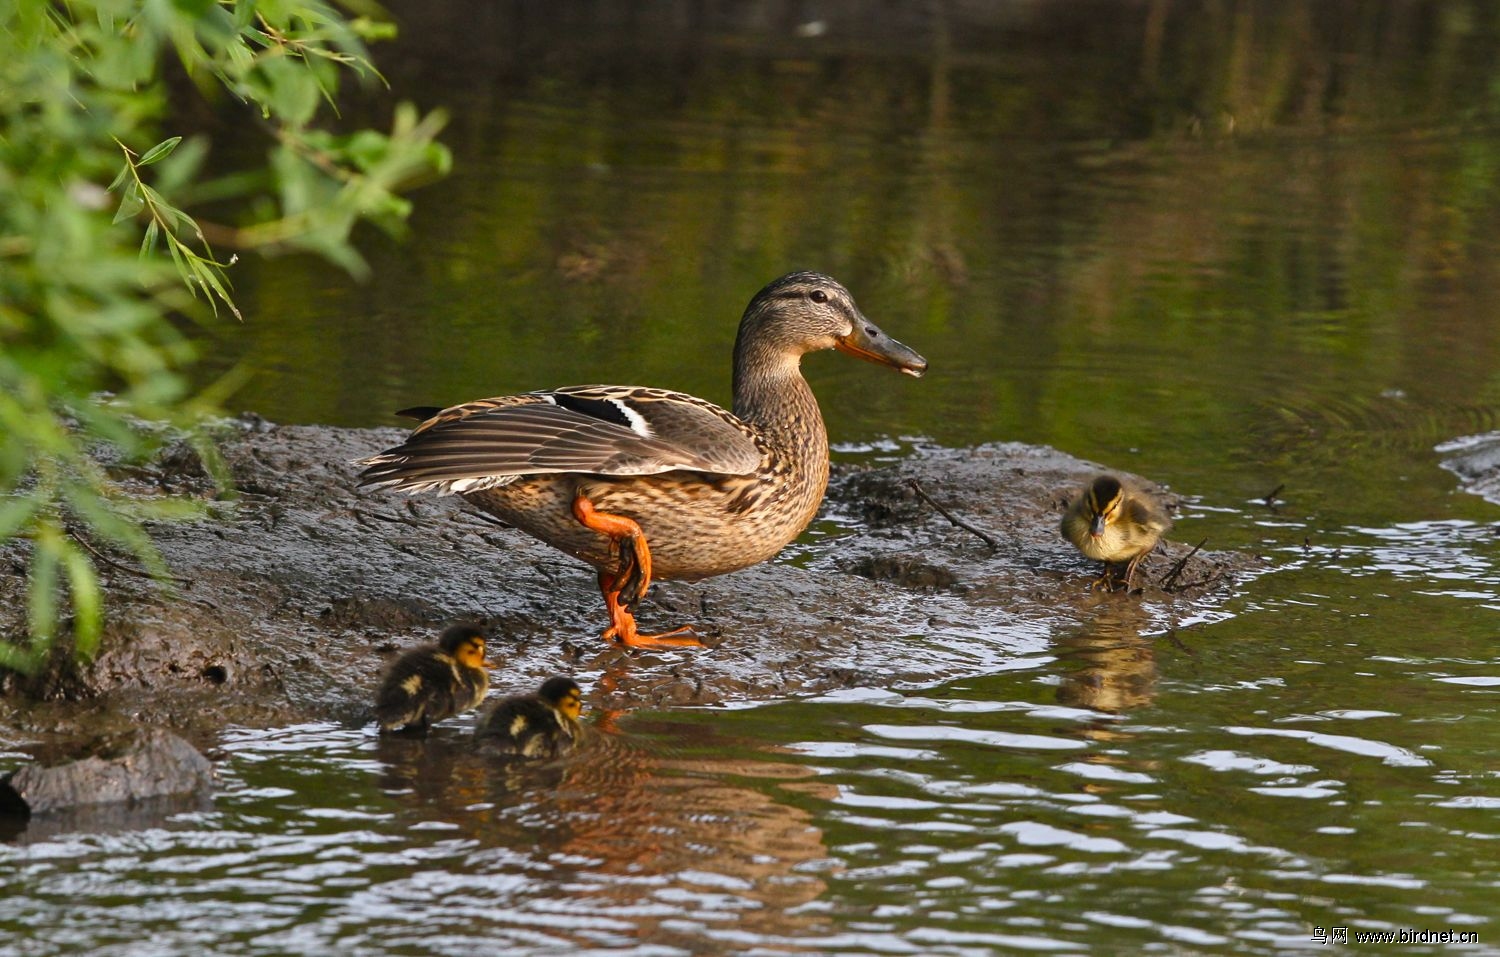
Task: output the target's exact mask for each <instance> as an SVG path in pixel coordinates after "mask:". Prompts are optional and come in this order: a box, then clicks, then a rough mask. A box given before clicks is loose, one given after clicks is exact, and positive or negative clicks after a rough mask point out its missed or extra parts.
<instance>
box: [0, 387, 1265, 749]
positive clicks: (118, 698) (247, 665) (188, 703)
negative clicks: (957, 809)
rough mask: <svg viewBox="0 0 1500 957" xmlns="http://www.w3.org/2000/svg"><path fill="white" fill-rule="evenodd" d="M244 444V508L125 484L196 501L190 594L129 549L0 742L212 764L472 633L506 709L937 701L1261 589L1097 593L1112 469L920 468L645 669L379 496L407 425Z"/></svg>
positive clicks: (582, 571) (485, 539)
mask: <svg viewBox="0 0 1500 957" xmlns="http://www.w3.org/2000/svg"><path fill="white" fill-rule="evenodd" d="M226 428H227V429H228V432H227V434H226V435H225V436H224V437H223V438H222V440H221V447H222V450H223V454H224V457H225V459H226V461H227V463H228V465H229V468H230V470H231V473H232V475H233V478H234V482H235V484H236V488H237V490H238V491H237V493H236V495H235V496H234V497H233V498H227V499H224V500H220V499H219V493H218V492H217V491H216V489H215V487H214V485H213V483H212V482H211V481H210V480H209V479H208V477H207V475H206V474H205V472H204V469H203V467H202V463H201V462H199V461H198V459H197V456H196V455H195V454H193V453H192V452H191V451H190V450H189V449H187V448H186V447H185V446H176V447H173V448H169V449H168V450H167V451H166V452H164V453H163V454H162V455H160V456H159V457H158V458H157V459H156V460H155V461H153V462H151V463H150V464H148V465H144V466H132V467H128V468H123V467H116V468H115V469H114V471H113V474H114V475H115V477H116V478H117V479H118V480H119V481H120V482H121V484H122V486H123V487H124V488H125V489H126V490H127V491H129V492H130V493H131V494H135V495H141V496H151V495H162V494H165V493H175V494H186V495H191V496H196V497H199V498H201V499H203V500H204V501H205V503H206V514H205V515H204V517H202V518H200V519H197V520H193V521H182V522H173V523H159V524H155V525H153V526H152V527H151V528H150V531H151V534H152V536H153V538H154V539H155V541H156V542H157V543H158V545H159V547H160V549H161V552H162V554H163V555H164V556H165V558H166V560H167V563H168V565H169V567H170V569H171V572H172V575H173V581H172V582H170V583H167V584H163V583H159V582H157V581H153V580H152V579H150V578H148V577H146V576H143V575H141V574H140V573H139V572H138V571H137V570H136V569H135V567H134V565H135V563H134V562H133V561H132V560H131V559H129V558H126V557H123V556H116V555H113V553H109V552H107V551H106V552H105V554H106V555H110V557H111V561H110V563H105V564H101V567H100V573H101V576H102V578H103V580H104V583H105V587H106V588H107V589H108V591H109V594H110V604H109V621H108V625H107V632H106V635H105V640H104V642H103V645H102V651H101V652H100V654H99V655H98V656H97V658H96V659H95V660H94V661H93V662H91V663H90V664H89V665H87V666H86V667H84V668H82V669H81V670H71V669H68V668H65V667H62V666H61V665H59V666H58V667H55V668H53V669H51V670H50V671H48V672H47V673H45V674H41V675H38V676H34V677H32V678H22V677H20V676H15V675H11V676H7V677H5V678H3V679H0V744H4V745H9V746H12V747H27V748H31V747H41V746H45V745H46V743H47V742H57V741H66V740H69V739H72V738H76V737H78V736H80V735H83V734H87V735H89V736H95V735H97V734H99V733H105V732H108V731H110V730H112V729H119V728H125V727H130V726H139V725H142V724H146V725H151V726H159V727H165V728H171V729H173V730H174V731H177V732H178V733H180V734H182V735H184V736H185V737H187V738H188V739H189V740H190V741H193V742H195V743H197V744H198V745H200V746H210V745H211V744H212V742H213V740H214V737H215V735H216V734H217V732H218V731H219V730H220V729H222V728H223V727H225V726H228V725H241V726H250V727H268V726H276V725H284V724H288V723H293V722H296V721H299V720H314V719H317V720H335V721H343V722H349V723H360V722H364V721H367V720H369V715H370V701H371V697H372V694H373V689H374V687H375V684H376V682H377V679H378V676H379V673H380V671H381V670H382V668H384V666H385V665H386V664H387V663H388V662H389V660H390V659H391V657H392V656H393V655H394V654H395V653H396V652H397V651H399V650H400V649H402V648H404V647H406V646H409V645H411V644H414V643H417V642H419V641H429V640H432V639H433V638H434V637H435V635H436V634H437V632H438V630H439V629H441V628H442V627H443V626H445V625H446V624H449V623H452V622H454V621H472V622H475V623H477V624H479V625H480V626H482V627H483V628H485V629H486V631H487V632H488V633H489V635H490V661H491V666H492V673H493V676H494V681H493V684H492V687H493V688H494V693H496V694H507V693H512V692H515V691H526V690H531V689H534V688H535V687H536V686H537V684H538V683H539V682H540V681H541V680H543V679H544V678H545V677H547V676H549V675H552V674H557V673H566V674H571V675H573V676H574V677H576V678H577V679H578V680H579V681H580V683H582V684H583V685H584V687H585V694H586V700H587V704H588V706H589V707H590V708H603V709H634V708H644V707H653V708H661V707H673V706H690V705H716V704H723V703H727V702H744V701H757V700H768V699H774V698H778V697H784V696H791V695H801V694H808V693H816V692H827V691H831V690H835V689H840V688H846V687H852V686H861V685H872V686H880V687H911V686H922V685H931V684H933V683H936V682H940V681H944V680H949V679H953V678H959V677H963V676H966V675H979V674H985V673H989V672H993V671H994V670H997V669H999V668H1002V667H1005V666H1006V663H1007V662H1013V661H1014V660H1015V659H1016V657H1017V656H1025V655H1030V656H1036V655H1045V654H1049V653H1052V651H1053V649H1052V647H1051V646H1052V643H1053V642H1054V640H1055V639H1057V638H1059V637H1065V636H1067V635H1073V634H1077V633H1079V632H1080V630H1082V631H1088V630H1089V629H1090V628H1092V627H1093V626H1094V624H1093V623H1097V622H1098V621H1100V620H1101V619H1106V620H1108V621H1110V622H1115V623H1116V624H1118V622H1119V621H1120V620H1125V621H1126V622H1127V624H1128V629H1127V630H1128V631H1130V632H1131V633H1132V634H1133V635H1137V636H1147V637H1146V639H1145V640H1150V636H1152V635H1165V634H1168V633H1169V632H1171V630H1172V629H1173V628H1174V627H1175V625H1176V623H1177V622H1178V621H1179V620H1181V619H1183V618H1185V617H1189V616H1201V615H1202V614H1203V613H1204V612H1205V611H1206V610H1207V609H1209V608H1211V607H1212V606H1213V605H1215V604H1216V603H1218V602H1220V601H1221V600H1222V599H1223V598H1224V597H1225V596H1226V595H1227V594H1228V593H1229V590H1230V589H1231V588H1232V586H1233V582H1234V580H1235V578H1236V576H1238V575H1241V574H1244V573H1247V572H1251V571H1253V570H1254V568H1255V560H1254V559H1252V558H1250V557H1248V556H1241V555H1237V554H1226V553H1219V552H1214V551H1212V550H1208V549H1205V550H1203V551H1199V552H1198V553H1196V554H1193V555H1192V556H1191V557H1190V559H1189V560H1187V561H1186V562H1185V563H1182V566H1181V567H1180V568H1178V569H1177V574H1176V576H1175V577H1169V573H1170V572H1171V571H1172V569H1173V567H1174V565H1175V564H1177V563H1178V562H1179V560H1181V559H1183V558H1184V557H1185V556H1187V555H1188V553H1189V551H1190V548H1189V546H1188V545H1187V544H1184V543H1181V542H1175V541H1173V542H1168V543H1166V544H1165V546H1164V547H1163V548H1160V549H1158V551H1157V552H1156V553H1154V554H1153V555H1152V556H1151V557H1150V559H1149V560H1148V561H1147V562H1146V563H1145V564H1144V565H1143V566H1142V568H1143V570H1144V572H1145V578H1146V580H1147V584H1146V585H1145V587H1144V588H1143V589H1142V591H1141V593H1139V594H1131V595H1126V594H1122V593H1119V592H1116V593H1113V594H1104V593H1100V592H1096V591H1093V590H1091V589H1090V587H1089V584H1090V582H1091V581H1092V580H1093V579H1094V578H1095V577H1097V575H1098V573H1099V566H1098V565H1097V564H1096V563H1093V562H1090V561H1088V560H1086V559H1084V558H1082V557H1081V556H1079V555H1078V554H1077V553H1076V552H1074V551H1073V550H1072V549H1071V548H1070V547H1068V546H1067V545H1066V544H1065V543H1063V542H1062V540H1061V539H1060V538H1059V537H1058V534H1057V521H1058V519H1059V517H1060V515H1061V511H1062V508H1063V504H1064V502H1065V499H1066V496H1068V495H1069V494H1072V493H1073V492H1074V491H1075V490H1076V489H1077V488H1079V487H1081V486H1082V484H1083V483H1084V482H1085V481H1086V480H1087V479H1088V478H1089V476H1091V475H1092V474H1094V473H1095V472H1097V471H1099V468H1100V467H1099V466H1097V465H1095V464H1093V463H1088V462H1083V461H1080V460H1078V459H1074V458H1072V457H1070V456H1067V455H1064V454H1062V453H1060V452H1057V451H1054V450H1051V449H1045V448H1037V447H1032V446H1025V445H1019V444H993V445H985V446H980V447H977V448H971V449H944V448H917V449H915V450H914V451H913V452H912V453H911V454H909V455H906V456H905V457H903V458H901V459H899V460H898V461H893V462H891V463H889V464H881V465H872V466H861V467H847V466H846V467H843V468H840V469H837V470H836V471H835V475H834V478H833V480H832V482H831V484H830V488H829V494H828V498H827V501H826V502H825V505H824V510H823V514H822V515H821V516H820V518H819V520H818V522H816V523H815V525H814V530H813V531H812V533H811V534H809V535H805V536H804V537H803V539H802V540H800V541H799V542H797V543H794V544H793V545H792V546H790V547H789V548H788V549H787V550H786V551H785V552H784V553H783V554H782V555H781V556H780V557H779V558H778V559H776V560H775V561H772V562H768V563H765V564H762V565H760V566H756V567H754V568H750V569H747V570H745V571H741V572H736V573H734V574H731V575H726V576H722V577H720V578H716V579H710V580H708V581H704V582H697V583H679V582H661V583H657V584H656V585H655V586H654V587H653V589H652V593H651V595H650V596H649V597H648V598H647V599H646V600H645V601H644V602H643V603H642V604H641V605H640V607H639V608H638V609H637V615H638V618H639V619H640V621H641V625H642V629H643V630H662V629H665V628H668V627H673V626H676V625H679V624H683V623H685V622H692V623H694V624H696V625H698V626H699V629H700V633H701V634H702V635H703V636H704V640H705V643H706V644H707V645H708V647H706V648H704V649H692V650H688V649H672V650H666V651H648V652H642V651H627V650H624V649H621V648H618V647H615V646H613V645H609V644H606V643H605V642H604V641H602V640H601V639H600V638H599V632H600V630H601V629H602V628H603V626H604V623H605V620H606V619H605V616H604V611H603V604H602V601H601V599H600V597H599V595H598V592H597V589H596V585H595V578H594V574H593V572H592V569H589V568H588V567H586V566H584V565H582V564H580V563H578V562H575V561H574V560H572V559H570V558H568V557H567V556H564V555H562V554H561V553H558V552H555V551H553V550H552V549H550V548H548V547H546V546H544V545H542V544H540V543H538V542H535V541H533V540H531V539H530V538H528V537H526V536H525V535H523V534H521V533H519V532H517V531H515V530H513V529H509V528H504V527H500V526H498V525H497V524H496V523H495V522H494V521H493V520H491V519H489V518H488V517H486V516H483V515H481V514H479V513H477V512H475V511H473V510H472V509H469V508H468V507H467V506H465V505H464V503H463V502H462V501H460V500H457V499H452V498H433V497H416V498H406V497H404V496H400V495H395V494H391V493H382V492H360V491H356V489H355V476H356V474H357V471H358V469H357V467H356V466H355V465H354V464H353V462H354V461H355V460H356V459H358V458H360V457H362V456H365V455H369V454H371V453H373V452H376V451H379V450H381V449H383V448H386V447H388V446H390V445H392V444H394V443H395V442H396V441H397V440H399V438H400V437H401V435H402V434H403V433H402V432H401V431H400V430H396V429H381V430H356V429H335V428H324V427H304V426H273V425H271V424H269V423H266V422H265V421H263V420H261V419H258V418H256V417H253V416H252V417H246V418H242V419H237V420H234V421H233V422H232V423H231V424H230V425H229V426H227V427H226ZM1145 484H1147V485H1148V486H1149V483H1145ZM1164 496H1165V498H1166V499H1167V500H1168V501H1170V502H1174V503H1175V502H1176V501H1177V500H1176V499H1175V498H1174V496H1173V495H1172V494H1171V493H1170V492H1166V493H1164ZM935 506H936V507H935ZM939 507H940V508H941V509H942V510H943V511H946V512H947V513H948V515H947V516H945V515H944V514H943V511H940V509H939ZM955 521H957V522H961V523H962V525H959V524H955ZM964 526H967V527H964ZM25 547H26V546H25V543H24V542H12V543H8V544H6V545H5V546H4V547H3V549H0V561H3V562H5V563H6V565H7V566H8V567H10V568H12V569H24V567H25V560H26V556H25V554H24V549H25ZM24 587H25V586H24V579H23V576H22V575H21V574H16V573H13V574H11V575H9V576H6V578H5V579H4V580H3V581H0V627H4V628H6V629H7V632H8V633H9V634H18V633H20V628H21V622H22V620H23V617H24V613H25V599H24ZM1111 627H1114V626H1113V625H1112V626H1111Z"/></svg>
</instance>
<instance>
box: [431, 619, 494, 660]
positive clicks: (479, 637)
mask: <svg viewBox="0 0 1500 957" xmlns="http://www.w3.org/2000/svg"><path fill="white" fill-rule="evenodd" d="M438 647H439V648H441V649H443V650H444V651H445V652H447V653H448V654H450V655H452V656H453V660H454V661H457V662H458V663H459V664H461V665H463V666H465V667H467V668H483V667H484V632H482V631H480V630H479V629H478V628H475V627H474V626H473V625H454V626H453V627H452V628H449V629H448V630H447V631H445V632H443V636H442V637H441V638H439V639H438Z"/></svg>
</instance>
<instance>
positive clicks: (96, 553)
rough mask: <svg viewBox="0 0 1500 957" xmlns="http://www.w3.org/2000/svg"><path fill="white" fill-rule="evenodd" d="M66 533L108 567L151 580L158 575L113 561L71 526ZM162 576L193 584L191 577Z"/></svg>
mask: <svg viewBox="0 0 1500 957" xmlns="http://www.w3.org/2000/svg"><path fill="white" fill-rule="evenodd" d="M67 533H68V537H69V538H71V539H72V540H73V541H75V542H77V543H78V544H80V545H82V546H83V547H84V549H85V550H87V551H88V553H89V554H90V555H92V556H94V557H95V558H97V559H98V560H99V561H101V562H103V563H104V564H106V565H108V566H109V567H110V568H114V569H118V570H119V571H122V572H125V573H126V574H130V575H138V576H140V577H141V578H150V579H151V580H153V581H155V580H156V578H157V577H158V576H156V575H155V574H153V573H152V572H148V571H144V570H142V569H139V568H131V567H130V566H129V565H125V564H122V563H120V562H117V561H115V560H114V559H113V558H110V557H109V556H108V555H106V554H104V553H103V552H101V551H99V549H97V548H95V547H94V546H93V545H92V544H90V543H89V541H88V539H86V538H84V537H83V536H82V535H79V534H78V533H77V532H75V531H73V530H72V529H71V528H70V529H67ZM163 577H165V578H168V579H170V580H172V581H174V582H176V583H177V584H179V585H188V586H191V585H192V584H193V580H192V579H191V578H178V577H177V576H176V575H166V576H163Z"/></svg>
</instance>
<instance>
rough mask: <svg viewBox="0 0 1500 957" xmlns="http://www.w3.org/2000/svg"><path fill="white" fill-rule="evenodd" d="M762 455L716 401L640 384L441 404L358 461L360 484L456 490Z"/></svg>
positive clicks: (698, 466)
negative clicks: (398, 439)
mask: <svg viewBox="0 0 1500 957" xmlns="http://www.w3.org/2000/svg"><path fill="white" fill-rule="evenodd" d="M422 411H424V412H426V411H430V410H428V409H423V410H422ZM763 457H764V452H763V450H762V448H761V447H760V445H759V444H758V443H757V442H756V437H755V433H754V432H752V431H751V430H750V428H749V427H748V426H746V425H745V424H744V423H743V422H741V421H740V420H739V419H737V418H736V417H735V416H734V415H732V414H731V413H729V412H727V411H725V410H724V409H721V408H719V407H718V406H716V405H714V404H713V403H712V402H707V401H704V400H703V399H699V398H696V397H694V396H690V395H687V394H685V393H681V392H669V391H667V390H664V389H649V388H644V387H641V386H573V387H570V388H565V389H554V390H550V391H545V392H530V393H527V394H525V395H516V396H501V397H498V398H493V399H480V400H478V401H475V402H467V403H464V404H463V405H457V406H453V407H451V408H448V409H443V410H442V411H440V412H437V413H436V414H434V415H432V416H430V417H429V418H427V420H426V421H424V422H423V423H422V424H421V425H419V426H417V428H416V429H415V430H414V431H413V432H412V434H411V435H410V436H408V437H407V439H406V441H405V442H403V443H402V444H401V445H398V446H396V447H395V448H393V449H388V450H386V451H385V452H382V453H380V454H379V455H375V456H371V457H370V458H368V459H364V460H362V461H361V462H360V464H362V465H364V466H365V470H364V472H363V473H361V474H360V480H359V481H360V485H362V486H371V487H377V488H398V489H403V490H406V491H411V492H422V491H436V492H439V493H442V494H451V493H456V492H473V491H479V490H480V489H484V488H492V487H494V486H497V485H504V484H506V483H508V482H511V481H514V480H515V479H516V478H518V477H520V476H522V475H537V474H544V473H559V472H584V473H591V474H595V475H621V476H624V475H655V474H658V473H661V472H671V471H676V470H688V471H695V472H708V473H713V474H718V475H746V474H749V473H751V472H753V471H755V470H756V468H758V467H759V466H760V464H761V461H762V459H763Z"/></svg>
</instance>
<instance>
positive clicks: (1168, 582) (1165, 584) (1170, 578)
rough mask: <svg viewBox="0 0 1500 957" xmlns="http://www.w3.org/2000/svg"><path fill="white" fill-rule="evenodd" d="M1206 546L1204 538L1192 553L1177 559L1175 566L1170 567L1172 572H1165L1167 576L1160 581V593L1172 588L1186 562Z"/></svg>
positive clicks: (1206, 540)
mask: <svg viewBox="0 0 1500 957" xmlns="http://www.w3.org/2000/svg"><path fill="white" fill-rule="evenodd" d="M1207 544H1208V539H1206V538H1205V539H1204V540H1203V541H1201V542H1199V543H1198V544H1196V545H1194V546H1193V550H1192V551H1190V552H1188V553H1187V554H1186V555H1184V556H1182V557H1181V558H1179V559H1177V564H1175V565H1173V566H1172V570H1171V571H1169V572H1167V576H1166V577H1165V578H1163V579H1162V580H1161V590H1162V591H1167V590H1168V589H1170V588H1171V587H1172V583H1173V582H1175V581H1177V576H1178V575H1181V574H1182V570H1183V569H1184V568H1186V567H1187V563H1188V560H1189V559H1190V558H1192V557H1193V556H1194V555H1196V554H1198V549H1200V548H1202V547H1203V546H1204V545H1207Z"/></svg>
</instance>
